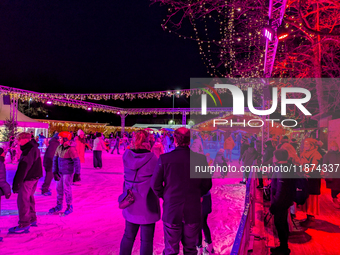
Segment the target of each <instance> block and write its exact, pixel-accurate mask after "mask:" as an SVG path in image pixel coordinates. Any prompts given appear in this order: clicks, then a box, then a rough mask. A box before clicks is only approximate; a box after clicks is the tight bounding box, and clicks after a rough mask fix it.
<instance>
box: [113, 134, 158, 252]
mask: <svg viewBox="0 0 340 255" xmlns="http://www.w3.org/2000/svg"><path fill="white" fill-rule="evenodd" d="M148 135H149V134H148V133H147V132H146V131H144V130H141V131H138V132H137V134H136V136H135V139H134V146H133V148H134V149H133V150H130V149H127V150H125V152H124V155H123V164H124V186H123V195H122V196H120V198H119V201H121V200H122V199H123V198H124V197H125V195H126V191H127V190H128V189H131V190H132V192H133V195H134V197H135V201H134V203H133V204H131V205H130V206H128V207H126V208H125V209H123V217H124V218H125V231H124V236H123V238H122V241H121V243H120V253H119V254H120V255H131V252H132V247H133V243H134V241H135V238H136V235H137V233H138V230H139V229H141V232H140V235H141V244H140V245H141V247H140V254H141V255H152V254H153V238H154V233H155V223H156V222H157V221H159V220H160V216H161V211H160V205H159V199H158V197H157V196H156V195H155V193H154V192H153V191H152V189H151V186H150V180H151V177H152V175H153V172H154V170H155V167H156V164H157V157H156V155H155V154H154V153H153V152H150V144H149V143H148Z"/></svg>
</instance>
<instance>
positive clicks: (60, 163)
mask: <svg viewBox="0 0 340 255" xmlns="http://www.w3.org/2000/svg"><path fill="white" fill-rule="evenodd" d="M71 139H72V134H71V133H70V132H66V131H63V132H61V133H59V142H60V145H59V146H58V148H57V150H56V152H55V155H54V158H53V168H52V169H53V175H54V180H55V181H56V182H57V206H56V207H54V208H52V209H50V210H49V213H55V212H59V211H61V210H62V208H63V200H64V194H65V200H66V204H67V208H66V210H65V212H64V214H65V215H68V214H70V213H72V212H73V205H72V202H73V201H72V183H73V175H75V177H74V178H75V179H77V180H80V160H79V157H78V153H77V150H76V148H75V147H74V146H70V141H71Z"/></svg>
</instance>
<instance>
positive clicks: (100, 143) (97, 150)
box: [93, 132, 108, 168]
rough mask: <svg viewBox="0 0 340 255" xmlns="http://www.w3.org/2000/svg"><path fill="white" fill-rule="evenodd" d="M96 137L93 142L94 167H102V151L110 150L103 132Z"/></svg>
mask: <svg viewBox="0 0 340 255" xmlns="http://www.w3.org/2000/svg"><path fill="white" fill-rule="evenodd" d="M96 137H97V138H96V139H95V140H94V142H93V167H94V168H97V167H98V168H102V167H103V161H102V153H103V151H108V148H107V147H106V144H105V142H104V140H103V138H102V134H101V133H99V132H98V133H97V134H96Z"/></svg>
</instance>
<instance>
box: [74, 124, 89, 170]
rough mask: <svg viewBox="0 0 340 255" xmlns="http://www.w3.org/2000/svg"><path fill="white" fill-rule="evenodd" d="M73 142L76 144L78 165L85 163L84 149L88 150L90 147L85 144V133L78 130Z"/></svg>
mask: <svg viewBox="0 0 340 255" xmlns="http://www.w3.org/2000/svg"><path fill="white" fill-rule="evenodd" d="M74 141H75V143H76V149H77V153H78V156H79V160H80V163H85V148H86V147H87V148H90V145H89V144H88V143H87V142H86V139H85V133H84V131H83V130H81V129H79V130H78V131H77V136H76V137H75V138H74Z"/></svg>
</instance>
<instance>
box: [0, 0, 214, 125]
mask: <svg viewBox="0 0 340 255" xmlns="http://www.w3.org/2000/svg"><path fill="white" fill-rule="evenodd" d="M165 17H166V7H160V6H159V5H151V6H150V1H147V0H138V1H137V0H131V1H112V0H110V1H108V0H101V1H84V0H82V1H55V0H50V1H1V3H0V24H1V25H0V83H1V84H2V85H6V86H12V87H17V88H22V89H28V90H34V91H39V92H52V93H53V92H58V93H60V92H65V93H86V92H93V93H105V92H111V93H112V92H138V91H155V90H167V89H177V88H189V86H190V77H208V76H207V72H206V68H205V66H204V64H203V62H202V60H201V58H200V55H199V51H198V47H197V43H196V42H194V41H190V40H183V39H182V38H178V37H177V36H176V35H174V34H169V33H168V32H165V31H163V29H162V28H161V23H162V21H163V19H164V18H165ZM187 102H188V99H176V103H175V104H176V105H177V106H178V107H181V106H187V107H189V105H188V103H187ZM107 104H111V105H117V106H120V107H124V106H125V107H143V106H144V107H148V106H153V107H172V100H171V99H169V98H168V99H166V100H162V101H158V100H139V101H135V102H134V101H133V104H128V103H127V102H124V103H123V102H116V101H111V102H110V103H107ZM52 107H53V106H52ZM53 118H54V119H66V120H71V119H74V120H79V121H81V120H83V121H94V122H95V121H99V122H111V120H112V119H116V117H114V116H112V115H110V114H94V113H93V114H87V113H86V112H82V113H81V114H80V112H79V111H70V109H69V108H67V109H61V108H60V107H54V108H50V112H49V119H53ZM131 118H132V117H131ZM106 119H108V120H109V121H105V120H106ZM117 120H118V118H117ZM114 122H115V123H114V124H118V123H116V121H114Z"/></svg>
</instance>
